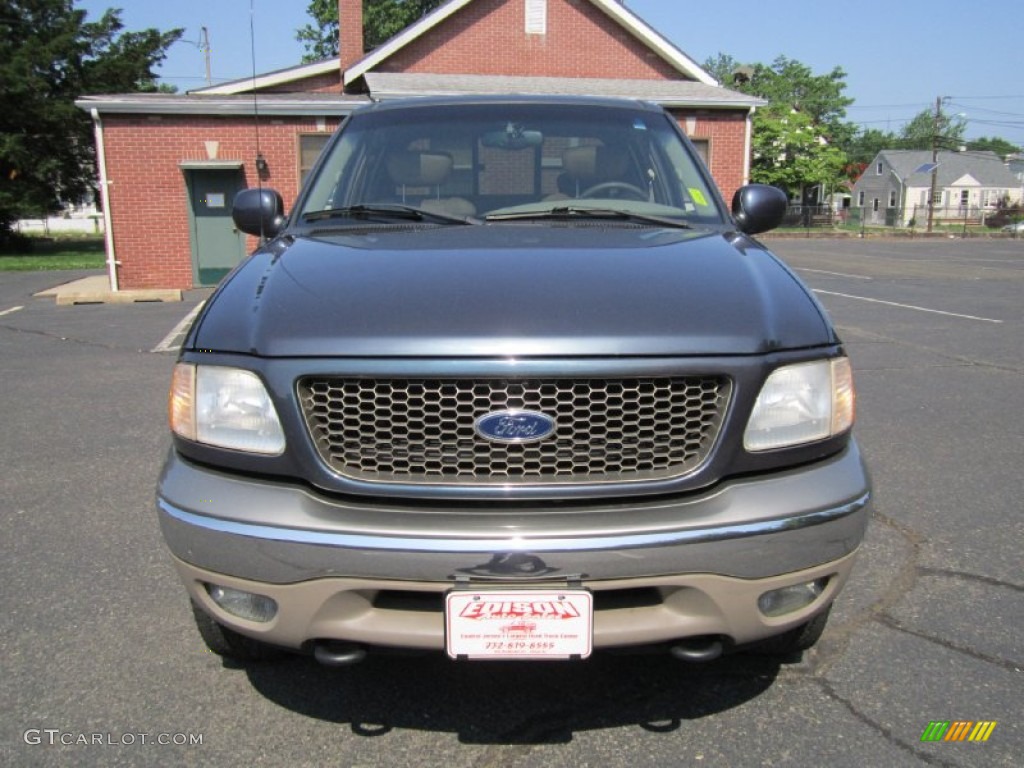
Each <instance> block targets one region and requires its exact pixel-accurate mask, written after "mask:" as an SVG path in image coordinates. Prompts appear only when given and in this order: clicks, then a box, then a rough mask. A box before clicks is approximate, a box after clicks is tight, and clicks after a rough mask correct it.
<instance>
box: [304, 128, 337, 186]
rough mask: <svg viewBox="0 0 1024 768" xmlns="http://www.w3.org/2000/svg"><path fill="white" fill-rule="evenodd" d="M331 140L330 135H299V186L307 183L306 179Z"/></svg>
mask: <svg viewBox="0 0 1024 768" xmlns="http://www.w3.org/2000/svg"><path fill="white" fill-rule="evenodd" d="M329 138H331V134H329V133H300V134H299V185H300V186H301V185H302V184H304V183H305V182H306V177H307V176H308V175H309V172H310V171H311V170H312V169H313V164H314V163H316V159H317V158H318V157H320V150H322V149H323V148H324V146H325V145H326V144H327V140H328V139H329Z"/></svg>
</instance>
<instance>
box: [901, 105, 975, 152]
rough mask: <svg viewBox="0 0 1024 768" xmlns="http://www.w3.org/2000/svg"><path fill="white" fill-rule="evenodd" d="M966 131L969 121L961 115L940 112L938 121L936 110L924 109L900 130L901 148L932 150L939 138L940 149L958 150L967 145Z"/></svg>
mask: <svg viewBox="0 0 1024 768" xmlns="http://www.w3.org/2000/svg"><path fill="white" fill-rule="evenodd" d="M966 131H967V121H966V120H964V119H963V118H962V117H960V115H950V114H947V113H945V112H942V111H940V112H939V119H938V120H937V121H936V119H935V110H933V109H924V110H922V111H921V112H919V113H917V115H916V116H915V117H914V119H913V120H911V121H910V122H909V123H907V124H906V125H904V126H903V128H901V129H900V134H899V138H898V142H899V148H900V149H931V148H932V141H933V140H935V139H936V138H938V143H939V149H953V150H956V149H959V148H960V147H961V146H963V145H964V144H966V143H967V142H966V140H965V139H964V133H965V132H966Z"/></svg>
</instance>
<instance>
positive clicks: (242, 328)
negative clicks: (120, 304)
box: [186, 223, 835, 358]
mask: <svg viewBox="0 0 1024 768" xmlns="http://www.w3.org/2000/svg"><path fill="white" fill-rule="evenodd" d="M832 343H835V338H834V335H833V333H832V331H831V330H830V326H829V324H828V323H827V322H826V320H825V317H824V315H823V312H822V310H821V308H820V306H819V305H818V304H817V302H816V301H815V300H814V299H813V297H812V296H811V294H810V292H809V291H808V290H807V289H806V288H805V287H804V286H803V284H802V283H800V281H799V280H798V279H797V278H796V277H795V276H794V275H793V274H792V273H791V272H790V271H789V270H788V269H786V268H785V267H784V266H783V265H782V264H781V263H780V262H779V261H778V260H777V259H776V258H775V257H774V256H773V255H772V254H771V253H770V252H768V251H767V250H765V249H764V248H763V247H762V246H760V245H759V244H757V243H756V242H754V241H752V240H750V239H748V238H745V237H743V236H742V235H737V234H735V233H721V232H710V231H701V230H667V229H651V228H649V227H632V226H604V225H600V226H599V225H594V224H586V225H576V224H567V225H564V226H551V225H550V224H549V223H545V224H544V225H536V224H532V223H530V224H526V223H516V224H509V223H505V224H491V225H482V226H447V227H436V228H435V227H410V228H404V229H400V230H398V231H395V230H380V231H373V230H363V231H361V232H359V233H346V232H345V231H344V230H342V231H340V232H338V233H328V234H323V235H317V236H310V237H297V238H283V239H281V240H279V241H276V242H275V243H272V244H271V245H269V246H268V247H267V248H265V249H263V250H261V251H258V252H257V253H256V254H254V255H253V256H252V257H250V258H249V259H248V260H247V261H246V262H245V263H244V264H242V265H241V266H240V267H239V268H238V269H237V270H236V271H235V272H234V273H233V274H232V275H230V276H229V277H228V278H227V279H226V280H225V282H224V283H223V284H222V286H221V288H220V289H219V290H218V291H217V292H216V293H215V295H214V296H213V297H212V299H211V300H210V301H209V302H208V304H207V307H206V308H205V310H204V312H203V314H202V315H201V316H200V318H199V320H198V321H197V323H196V325H195V327H194V329H193V331H192V333H191V334H190V337H189V340H188V341H187V342H186V345H187V346H190V347H192V348H194V349H208V350H213V351H220V352H240V353H245V354H254V355H259V356H264V357H432V358H436V357H474V356H475V357H509V356H524V357H525V356H531V357H536V356H545V357H547V356H557V357H567V356H573V357H577V356H621V355H627V356H650V355H663V356H690V355H748V354H762V353H765V352H769V351H773V350H780V349H794V348H807V347H815V346H822V345H826V344H832Z"/></svg>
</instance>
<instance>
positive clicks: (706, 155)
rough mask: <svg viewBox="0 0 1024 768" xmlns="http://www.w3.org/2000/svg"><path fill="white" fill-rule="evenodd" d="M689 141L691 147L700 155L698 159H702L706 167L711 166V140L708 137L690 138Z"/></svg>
mask: <svg viewBox="0 0 1024 768" xmlns="http://www.w3.org/2000/svg"><path fill="white" fill-rule="evenodd" d="M690 143H692V144H693V148H694V149H695V150H697V154H698V155H700V159H701V160H703V161H704V165H705V166H706V167H708V168H710V167H711V140H710V139H690Z"/></svg>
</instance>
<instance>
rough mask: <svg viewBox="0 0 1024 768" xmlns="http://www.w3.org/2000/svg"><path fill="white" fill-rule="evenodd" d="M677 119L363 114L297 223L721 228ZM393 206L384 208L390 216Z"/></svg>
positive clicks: (571, 108)
mask: <svg viewBox="0 0 1024 768" xmlns="http://www.w3.org/2000/svg"><path fill="white" fill-rule="evenodd" d="M671 120H672V119H671V118H670V117H669V116H668V115H667V114H665V113H663V112H658V111H652V110H649V109H642V108H639V107H638V108H636V109H633V108H630V107H629V106H601V105H588V104H582V103H578V104H553V103H543V102H542V103H532V104H530V103H501V102H492V103H475V104H456V105H452V104H445V105H437V104H433V105H429V106H426V105H409V106H408V107H407V108H404V109H394V108H386V109H381V110H377V111H372V110H371V111H368V112H365V113H357V114H355V115H353V116H352V118H351V119H350V120H349V121H348V122H347V123H346V124H345V126H344V127H343V129H342V134H341V136H340V137H338V139H337V140H336V141H334V142H333V143H332V144H330V145H329V147H328V149H327V153H328V154H327V155H326V156H325V157H324V158H323V160H322V162H321V163H320V165H319V168H318V172H317V175H316V178H315V179H314V181H313V184H312V186H311V187H310V189H309V191H308V193H307V194H306V195H305V197H304V199H303V201H302V203H301V209H300V211H299V220H300V221H312V220H317V221H322V220H323V219H324V218H330V217H331V213H332V212H336V213H337V214H338V216H337V218H339V220H341V225H344V224H345V222H352V221H359V220H361V219H364V218H365V216H362V215H361V216H355V217H354V216H352V215H351V214H352V209H353V208H356V210H357V212H359V213H361V214H363V213H365V211H366V209H367V208H371V207H372V208H374V209H375V211H376V215H377V216H378V217H379V216H380V215H381V211H382V210H383V209H386V208H387V207H389V206H390V207H391V209H394V208H397V207H402V208H403V209H406V212H407V210H408V209H409V208H411V209H414V210H418V211H422V212H424V213H430V214H440V215H441V216H437V215H435V216H433V217H430V218H429V219H426V220H429V221H432V222H443V221H444V219H443V218H442V216H443V217H447V218H448V219H449V220H452V219H453V218H454V219H462V220H464V221H473V222H479V221H480V220H486V221H488V222H493V223H497V222H513V221H522V220H529V219H533V218H545V217H558V218H577V217H578V218H581V219H588V220H593V219H594V218H598V217H599V218H601V219H602V220H605V221H618V220H636V221H639V222H646V223H650V224H652V225H653V224H657V223H658V222H659V221H662V222H670V221H676V222H685V223H686V224H687V225H690V226H693V225H699V224H709V225H713V224H721V223H722V222H723V218H722V214H721V211H720V210H719V208H718V203H717V197H716V195H715V194H713V193H712V192H711V191H710V189H709V186H708V183H707V181H706V177H705V174H704V173H703V172H702V170H701V169H700V167H699V166H698V162H699V161H698V160H696V158H695V156H694V154H693V152H692V151H691V150H690V149H689V148H688V147H687V146H686V144H685V143H684V142H683V140H682V139H681V137H680V135H679V133H678V131H677V130H676V128H675V126H673V124H672V122H671ZM386 212H387V211H386V210H384V213H386Z"/></svg>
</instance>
